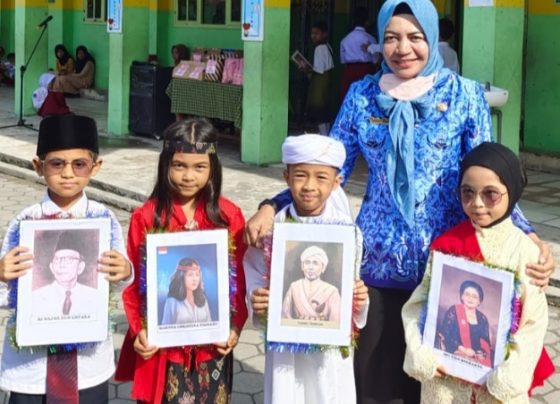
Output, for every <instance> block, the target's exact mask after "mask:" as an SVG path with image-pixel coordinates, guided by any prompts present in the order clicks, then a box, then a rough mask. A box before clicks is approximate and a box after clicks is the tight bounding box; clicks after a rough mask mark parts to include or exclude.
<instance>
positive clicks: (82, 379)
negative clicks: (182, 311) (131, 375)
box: [0, 115, 132, 404]
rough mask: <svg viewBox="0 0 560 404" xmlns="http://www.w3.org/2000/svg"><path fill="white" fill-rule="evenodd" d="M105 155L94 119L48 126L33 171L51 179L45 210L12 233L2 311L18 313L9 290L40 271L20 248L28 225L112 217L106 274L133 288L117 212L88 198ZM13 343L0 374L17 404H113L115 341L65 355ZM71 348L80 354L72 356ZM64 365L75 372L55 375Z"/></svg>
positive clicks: (33, 209)
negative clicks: (111, 382)
mask: <svg viewBox="0 0 560 404" xmlns="http://www.w3.org/2000/svg"><path fill="white" fill-rule="evenodd" d="M98 153H99V147H98V143H97V128H96V125H95V121H94V120H93V119H91V118H88V117H85V116H78V115H65V116H56V117H50V118H45V119H43V120H42V121H41V125H40V126H39V137H38V140H37V157H35V158H34V159H33V166H34V168H35V171H36V172H37V174H38V175H39V176H41V177H44V178H45V182H46V183H47V192H46V193H45V196H44V197H43V199H42V200H41V201H40V202H39V203H37V204H35V205H32V206H30V207H28V208H26V209H24V210H23V211H22V212H21V213H20V214H19V215H17V216H16V218H15V219H14V220H12V221H11V222H10V224H9V226H8V230H7V231H6V236H5V238H4V243H3V245H2V251H1V253H0V255H1V256H2V258H1V259H0V281H1V282H0V302H1V304H2V305H3V306H8V307H9V308H11V309H13V310H15V303H16V302H15V301H14V299H13V296H12V295H11V293H10V291H11V290H12V289H14V288H16V289H17V279H18V278H19V277H21V276H23V275H25V274H26V273H27V271H29V269H31V268H32V266H33V263H32V260H33V256H32V255H31V253H30V251H29V250H28V249H27V248H26V247H22V246H18V244H17V240H19V231H20V230H19V228H20V222H21V221H22V220H37V219H53V220H56V219H69V218H72V219H74V218H95V217H110V218H111V237H110V240H111V251H107V252H104V253H103V254H102V257H101V259H100V260H99V263H100V266H99V271H101V272H104V273H106V274H107V276H106V279H107V280H108V281H110V282H112V283H115V284H116V285H118V286H119V287H123V286H126V284H128V283H130V282H131V281H132V279H131V277H130V275H131V273H132V268H131V266H130V262H129V261H128V259H127V258H126V254H125V251H124V240H123V238H122V229H121V226H120V225H119V223H118V221H117V219H116V217H115V215H114V214H113V212H111V211H110V210H109V209H107V208H106V207H105V206H103V205H102V204H100V203H98V202H95V201H92V200H89V199H88V198H87V196H86V194H85V193H84V188H85V187H86V185H87V184H88V183H89V181H90V179H91V177H93V176H95V175H96V174H97V173H98V171H99V169H100V168H101V163H102V160H101V159H99V158H98ZM125 279H128V280H126V281H125ZM85 326H86V325H84V327H85ZM12 327H15V324H11V325H10V324H8V327H7V328H8V330H9V329H10V328H12ZM14 343H15V341H12V338H10V337H9V334H8V335H6V337H5V338H4V348H3V352H2V368H1V370H0V388H2V389H3V390H6V391H10V403H12V404H18V403H22V404H23V403H25V404H40V403H44V402H45V400H47V402H56V403H78V402H80V403H82V404H83V403H88V404H95V403H106V402H108V400H109V378H110V377H111V376H112V375H113V372H114V371H115V365H114V362H115V359H114V348H113V338H112V336H111V335H110V334H109V335H108V337H107V339H106V340H105V341H102V342H99V343H96V344H94V345H93V346H91V345H90V344H87V345H86V346H84V344H66V346H65V348H64V350H62V349H61V347H58V346H52V347H33V348H34V349H33V350H30V349H27V348H21V349H18V347H17V346H15V345H14ZM71 345H76V346H74V347H72V346H71ZM41 348H43V349H41ZM69 348H73V349H72V350H71V351H66V350H67V349H69ZM57 363H59V364H64V366H65V367H66V368H67V369H72V372H63V373H65V374H64V375H62V374H61V373H60V372H56V369H57V366H56V365H57ZM56 377H59V378H60V379H59V381H60V383H59V384H57V383H51V382H50V380H55V379H56ZM57 387H58V388H57ZM45 396H46V397H45ZM65 400H66V401H65Z"/></svg>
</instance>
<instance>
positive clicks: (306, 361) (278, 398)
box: [243, 193, 369, 404]
mask: <svg viewBox="0 0 560 404" xmlns="http://www.w3.org/2000/svg"><path fill="white" fill-rule="evenodd" d="M331 195H332V194H331ZM337 198H338V201H337V203H333V201H332V200H331V199H329V200H327V203H326V206H325V209H324V210H323V213H321V214H320V215H318V216H309V217H302V216H298V215H297V212H296V210H295V207H294V206H293V204H290V205H288V206H286V207H285V208H284V209H282V210H281V211H280V212H278V214H277V215H276V217H275V221H276V222H283V221H285V220H286V215H287V213H288V212H289V214H290V216H291V217H292V218H293V219H295V221H296V222H298V223H310V224H319V223H347V224H352V223H353V221H352V218H351V217H350V216H349V215H348V214H347V213H348V210H347V209H346V208H345V205H346V206H348V205H347V202H346V203H341V202H340V200H341V196H340V193H338V194H337ZM339 206H341V207H342V209H338V207H339ZM357 234H358V237H357V240H356V244H357V245H356V251H357V252H358V253H357V254H358V257H356V260H355V262H356V266H355V268H354V270H355V278H356V279H359V274H360V262H361V252H362V238H361V233H360V232H359V231H358V233H357ZM243 268H244V269H245V280H246V283H247V297H248V299H249V301H250V297H251V295H252V293H253V291H254V290H255V289H257V288H260V287H268V286H269V285H268V282H267V281H266V279H265V277H264V276H263V275H264V274H265V273H266V271H267V269H266V265H265V262H264V253H263V251H262V250H259V249H256V248H254V247H249V249H248V250H247V252H246V254H245V259H244V261H243ZM248 306H249V307H248V308H249V313H250V316H251V317H252V318H253V323H254V324H255V325H256V326H260V323H259V320H258V317H257V316H255V315H252V307H251V306H250V305H248ZM368 308H369V301H368V303H366V304H365V305H364V307H363V308H362V310H361V311H360V312H359V313H357V314H354V316H353V321H354V324H355V325H356V326H357V327H358V328H363V327H364V325H365V323H366V320H367V311H368ZM350 351H351V352H350V355H349V356H348V357H346V358H344V357H343V356H342V354H341V353H340V351H339V350H337V349H328V350H326V351H325V352H318V353H292V352H274V351H267V352H266V362H265V371H264V402H265V403H266V404H271V403H272V404H278V403H286V402H289V403H294V404H304V403H331V404H346V403H353V402H356V391H355V388H354V366H353V352H352V350H350Z"/></svg>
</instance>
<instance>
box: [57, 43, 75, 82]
mask: <svg viewBox="0 0 560 404" xmlns="http://www.w3.org/2000/svg"><path fill="white" fill-rule="evenodd" d="M54 54H55V56H56V74H57V76H64V75H67V74H70V73H74V71H75V67H74V59H72V56H70V54H69V53H68V50H67V49H66V47H65V46H64V45H63V44H58V45H56V46H55V47H54Z"/></svg>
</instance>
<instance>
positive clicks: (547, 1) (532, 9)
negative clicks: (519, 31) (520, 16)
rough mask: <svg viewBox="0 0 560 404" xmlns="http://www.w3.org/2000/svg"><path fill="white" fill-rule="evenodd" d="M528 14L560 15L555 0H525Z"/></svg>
mask: <svg viewBox="0 0 560 404" xmlns="http://www.w3.org/2000/svg"><path fill="white" fill-rule="evenodd" d="M527 1H528V2H529V7H528V8H529V14H534V15H560V4H556V0H527Z"/></svg>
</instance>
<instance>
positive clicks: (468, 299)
mask: <svg viewBox="0 0 560 404" xmlns="http://www.w3.org/2000/svg"><path fill="white" fill-rule="evenodd" d="M461 301H462V302H463V304H464V305H465V306H466V307H467V309H471V310H474V309H476V308H477V307H478V306H479V305H480V296H479V294H478V290H476V289H475V288H473V287H470V286H469V287H467V288H465V290H464V291H463V294H462V295H461Z"/></svg>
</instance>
